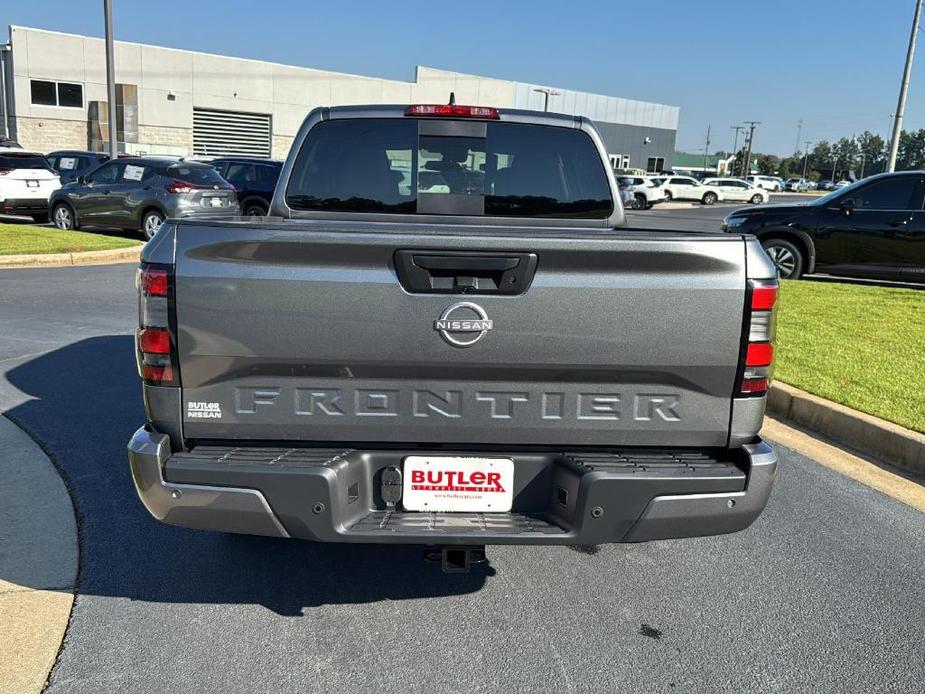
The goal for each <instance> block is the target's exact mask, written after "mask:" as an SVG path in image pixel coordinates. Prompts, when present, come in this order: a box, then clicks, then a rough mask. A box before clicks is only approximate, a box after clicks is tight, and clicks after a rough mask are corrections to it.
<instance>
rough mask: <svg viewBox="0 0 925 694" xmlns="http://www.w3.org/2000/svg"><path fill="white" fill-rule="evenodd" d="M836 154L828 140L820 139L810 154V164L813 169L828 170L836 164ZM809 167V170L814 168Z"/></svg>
mask: <svg viewBox="0 0 925 694" xmlns="http://www.w3.org/2000/svg"><path fill="white" fill-rule="evenodd" d="M834 159H835V155H834V152H833V151H832V145H830V144H829V143H828V142H827V141H826V140H819V142H817V143H816V146H815V147H813V151H812V153H811V154H810V155H809V166H810V167H812V169H816V170H821V171H828V170H829V169H830V168H831V167H832V165H833V164H834V161H833V160H834ZM812 169H809V168H808V169H807V170H812Z"/></svg>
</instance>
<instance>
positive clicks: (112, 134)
mask: <svg viewBox="0 0 925 694" xmlns="http://www.w3.org/2000/svg"><path fill="white" fill-rule="evenodd" d="M103 13H104V14H105V17H106V93H107V99H108V100H109V105H108V107H107V109H106V110H107V111H108V114H109V156H110V157H111V158H112V159H115V158H116V157H118V156H119V143H118V137H119V135H118V133H117V132H116V58H115V53H116V51H115V47H114V45H113V39H112V0H103Z"/></svg>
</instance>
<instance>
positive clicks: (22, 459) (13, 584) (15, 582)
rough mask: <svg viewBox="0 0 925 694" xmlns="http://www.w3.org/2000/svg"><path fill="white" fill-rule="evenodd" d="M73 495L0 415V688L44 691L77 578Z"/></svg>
mask: <svg viewBox="0 0 925 694" xmlns="http://www.w3.org/2000/svg"><path fill="white" fill-rule="evenodd" d="M77 568H78V549H77V525H76V522H75V519H74V509H73V507H72V505H71V498H70V496H69V494H68V492H67V489H66V488H65V486H64V482H63V481H62V480H61V477H60V476H59V475H58V471H57V470H56V469H55V467H54V466H53V465H52V463H51V461H50V460H49V459H48V457H47V456H46V455H45V453H44V452H43V451H42V450H41V449H40V448H39V447H38V446H37V445H36V444H35V442H34V441H33V440H32V439H31V438H29V436H28V435H27V434H26V433H25V432H23V431H22V430H21V429H20V428H19V427H17V426H16V425H15V424H13V423H12V422H11V421H10V420H8V419H7V418H6V417H3V416H0V653H2V654H3V655H2V657H0V694H31V693H32V692H41V691H42V689H43V687H44V686H45V681H46V679H47V678H48V673H49V671H50V670H51V668H52V666H53V665H54V663H55V659H56V658H57V655H58V649H59V648H60V646H61V641H62V639H63V638H64V632H65V629H66V628H67V624H68V618H69V617H70V613H71V605H72V604H73V602H74V586H75V583H76V580H77Z"/></svg>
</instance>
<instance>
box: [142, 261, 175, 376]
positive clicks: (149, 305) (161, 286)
mask: <svg viewBox="0 0 925 694" xmlns="http://www.w3.org/2000/svg"><path fill="white" fill-rule="evenodd" d="M136 285H137V287H138V325H139V327H138V332H137V333H136V334H135V347H136V354H137V358H138V373H139V375H140V376H141V377H142V379H144V382H145V383H148V384H149V385H155V386H178V385H180V372H179V368H178V360H177V341H176V337H175V336H176V325H175V323H174V312H173V308H172V307H173V301H174V297H173V275H172V270H171V268H170V266H167V265H153V264H149V263H145V264H143V265H142V266H141V267H140V268H139V270H138V278H137V281H136Z"/></svg>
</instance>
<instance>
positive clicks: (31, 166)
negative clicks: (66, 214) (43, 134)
mask: <svg viewBox="0 0 925 694" xmlns="http://www.w3.org/2000/svg"><path fill="white" fill-rule="evenodd" d="M60 187H61V179H59V178H58V174H56V173H55V171H54V169H52V168H51V164H50V163H49V162H48V160H47V159H46V158H45V155H43V154H42V153H41V152H30V151H29V150H26V149H23V148H22V147H19V146H16V145H14V144H10V143H3V144H0V214H17V215H24V216H26V217H32V219H34V220H35V221H36V222H47V221H48V197H49V196H50V195H51V194H52V193H53V192H55V191H56V190H58V188H60Z"/></svg>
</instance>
